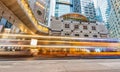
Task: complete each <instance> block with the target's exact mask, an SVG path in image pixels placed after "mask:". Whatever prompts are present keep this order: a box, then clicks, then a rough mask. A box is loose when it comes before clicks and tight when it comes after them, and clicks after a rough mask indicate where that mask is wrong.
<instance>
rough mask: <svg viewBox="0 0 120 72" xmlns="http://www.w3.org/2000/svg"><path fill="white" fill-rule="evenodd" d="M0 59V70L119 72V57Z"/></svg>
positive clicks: (12, 71)
mask: <svg viewBox="0 0 120 72" xmlns="http://www.w3.org/2000/svg"><path fill="white" fill-rule="evenodd" d="M33 59H34V58H25V59H20V58H16V59H14V58H13V59H2V58H0V72H120V59H65V60H64V59H61V60H59V59H53V60H52V59H48V60H39V59H38V60H37V59H36V60H33Z"/></svg>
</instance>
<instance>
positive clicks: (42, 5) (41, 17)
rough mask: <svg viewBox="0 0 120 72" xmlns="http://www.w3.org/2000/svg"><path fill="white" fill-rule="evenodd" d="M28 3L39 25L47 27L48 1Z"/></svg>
mask: <svg viewBox="0 0 120 72" xmlns="http://www.w3.org/2000/svg"><path fill="white" fill-rule="evenodd" d="M28 3H29V5H30V8H31V10H32V12H33V14H34V16H35V18H36V19H37V20H38V21H39V24H41V25H45V26H47V23H46V17H47V15H46V14H47V11H46V0H28Z"/></svg>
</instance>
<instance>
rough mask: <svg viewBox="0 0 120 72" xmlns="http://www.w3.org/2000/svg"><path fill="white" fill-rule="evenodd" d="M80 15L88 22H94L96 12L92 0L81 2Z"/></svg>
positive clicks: (82, 0)
mask: <svg viewBox="0 0 120 72" xmlns="http://www.w3.org/2000/svg"><path fill="white" fill-rule="evenodd" d="M81 13H82V14H83V15H85V16H86V17H87V18H88V19H89V20H90V21H96V11H95V6H94V2H93V0H81Z"/></svg>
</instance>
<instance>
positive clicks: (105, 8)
mask: <svg viewBox="0 0 120 72" xmlns="http://www.w3.org/2000/svg"><path fill="white" fill-rule="evenodd" d="M96 1H97V4H98V6H99V8H100V11H101V14H102V19H103V21H104V24H105V26H106V27H107V28H109V24H108V17H109V15H110V9H111V8H110V0H96ZM101 4H102V5H101Z"/></svg>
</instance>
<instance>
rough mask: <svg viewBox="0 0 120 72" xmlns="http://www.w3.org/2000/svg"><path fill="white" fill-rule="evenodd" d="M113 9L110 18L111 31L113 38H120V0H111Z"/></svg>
mask: <svg viewBox="0 0 120 72" xmlns="http://www.w3.org/2000/svg"><path fill="white" fill-rule="evenodd" d="M110 2H111V11H110V16H109V19H108V23H109V28H108V30H109V33H110V37H112V38H120V0H110Z"/></svg>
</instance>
